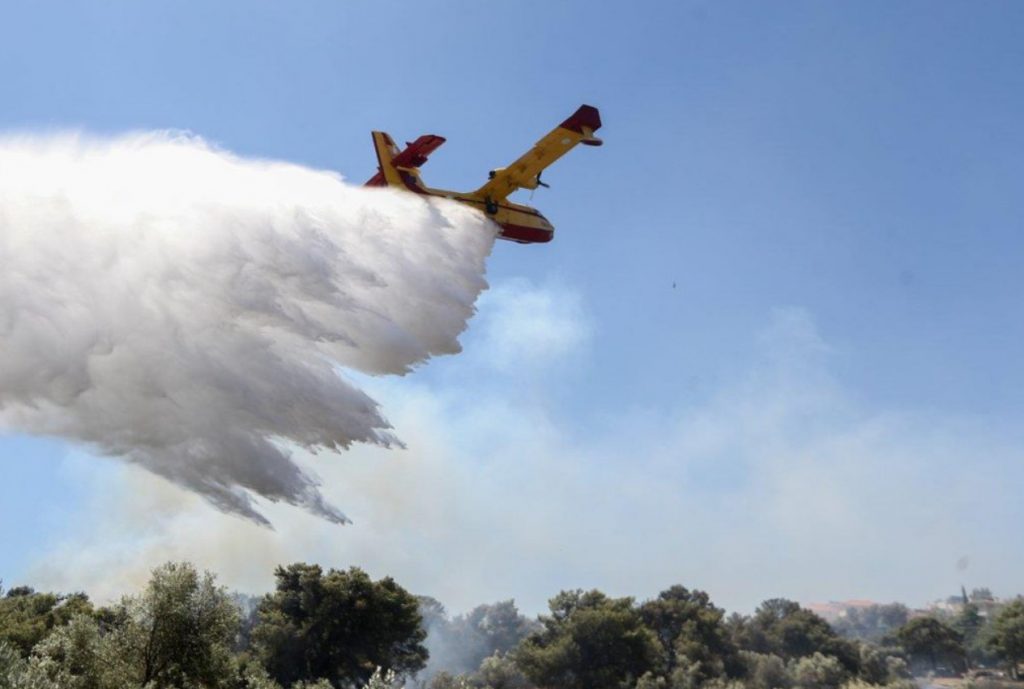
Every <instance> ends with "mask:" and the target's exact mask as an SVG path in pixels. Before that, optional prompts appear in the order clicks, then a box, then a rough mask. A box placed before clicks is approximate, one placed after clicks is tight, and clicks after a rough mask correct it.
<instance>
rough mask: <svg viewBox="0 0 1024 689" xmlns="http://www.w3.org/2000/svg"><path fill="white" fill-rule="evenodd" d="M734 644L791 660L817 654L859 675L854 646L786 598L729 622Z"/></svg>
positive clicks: (774, 600)
mask: <svg viewBox="0 0 1024 689" xmlns="http://www.w3.org/2000/svg"><path fill="white" fill-rule="evenodd" d="M730 626H731V628H732V629H733V634H734V639H735V640H736V642H737V645H738V646H739V647H740V648H742V649H744V650H747V651H754V652H755V653H774V654H775V655H777V656H779V657H780V658H782V659H784V660H786V661H790V660H793V659H797V658H804V657H806V656H810V655H813V654H815V653H820V654H822V655H827V656H833V657H835V658H837V659H838V660H839V662H840V663H842V665H843V667H844V668H845V669H846V671H847V672H849V673H850V674H856V673H857V672H859V669H860V668H859V664H860V653H859V651H858V650H857V647H856V646H855V645H854V644H853V643H851V642H850V641H847V640H846V639H842V638H840V637H839V635H838V634H836V632H835V630H834V629H832V627H831V626H830V625H829V623H828V622H826V621H825V620H824V619H823V618H821V617H819V616H818V615H816V614H815V613H813V612H811V611H810V610H807V609H805V608H801V607H800V605H799V604H798V603H795V602H793V601H791V600H786V599H785V598H772V599H770V600H766V601H764V602H763V603H761V605H760V606H758V608H757V610H756V611H754V615H753V616H752V617H751V618H749V619H747V620H743V621H740V620H735V619H732V620H730Z"/></svg>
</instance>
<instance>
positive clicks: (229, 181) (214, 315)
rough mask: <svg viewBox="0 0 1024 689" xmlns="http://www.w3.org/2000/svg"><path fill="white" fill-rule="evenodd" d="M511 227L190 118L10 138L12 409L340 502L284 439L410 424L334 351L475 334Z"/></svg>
mask: <svg viewBox="0 0 1024 689" xmlns="http://www.w3.org/2000/svg"><path fill="white" fill-rule="evenodd" d="M495 229H496V228H495V227H494V226H493V225H492V224H491V223H490V222H489V221H487V220H486V219H485V218H484V217H483V216H482V215H480V214H478V213H475V212H474V211H472V210H471V209H467V208H464V207H462V206H460V205H458V204H455V203H452V202H446V201H443V200H431V201H424V200H423V199H421V198H418V197H416V196H414V195H412V194H404V193H400V192H391V191H389V190H370V189H365V188H359V187H352V186H348V185H346V184H345V183H343V182H342V180H341V179H340V177H338V176H337V175H336V174H334V173H331V172H324V171H315V170H310V169H306V168H303V167H300V166H297V165H290V164H284V163H278V162H266V161H253V160H245V159H241V158H239V157H236V156H233V155H231V154H229V153H226V152H223V151H219V150H216V149H214V148H213V147H211V146H209V145H207V144H205V143H204V142H203V141H201V140H199V139H196V138H193V137H188V136H184V135H175V134H168V133H157V134H140V135H134V136H127V137H122V138H118V139H114V140H97V139H89V138H85V137H82V136H75V135H61V136H48V137H42V136H23V137H7V138H4V139H0V424H3V426H4V427H6V428H7V429H10V430H18V431H22V432H29V433H36V434H47V435H56V436H61V437H64V438H68V439H71V440H74V441H78V442H83V443H87V444H89V445H91V446H93V447H95V448H98V449H99V450H100V451H101V452H103V453H105V454H108V455H114V456H118V457H122V458H124V459H126V460H128V461H130V462H134V463H137V464H139V465H141V466H143V467H145V468H146V469H148V470H149V471H152V472H154V473H156V474H159V475H161V476H163V477H165V478H167V479H169V480H171V481H173V482H174V483H176V484H178V485H181V486H183V487H186V488H188V489H190V490H192V491H195V492H197V493H199V494H201V495H202V496H203V497H205V498H206V499H207V500H209V501H210V502H212V503H213V504H215V505H216V506H217V507H219V508H220V509H222V510H225V511H230V512H235V513H238V514H241V515H244V516H246V517H248V518H249V519H252V520H254V521H257V522H260V523H264V524H268V523H269V522H267V521H266V519H265V518H264V517H263V516H262V515H261V514H260V513H259V512H258V511H257V509H256V506H255V505H254V502H253V499H252V496H253V494H256V495H259V496H262V497H263V498H266V499H268V500H271V501H285V502H288V503H291V504H294V505H300V506H302V507H304V508H306V509H308V510H310V511H311V512H313V513H315V514H318V515H320V516H322V517H325V518H327V519H329V520H331V521H335V522H343V521H345V520H346V518H345V516H344V515H343V514H342V513H341V512H340V511H338V510H337V509H336V508H335V507H333V506H332V505H330V504H328V503H327V502H326V501H325V500H324V499H323V497H322V496H321V494H320V491H319V490H318V488H317V481H316V479H315V478H314V477H312V476H310V475H309V474H308V473H306V472H304V471H303V470H302V469H301V468H300V467H299V466H298V465H296V464H295V463H294V462H293V461H292V459H291V457H290V455H289V453H288V450H287V448H286V445H287V444H289V443H293V444H295V445H298V446H302V447H305V448H309V449H314V450H315V449H318V448H332V449H336V448H345V447H348V446H349V445H350V444H351V443H353V442H365V443H374V444H378V445H384V446H387V445H391V444H394V443H396V442H397V441H396V439H395V438H394V436H393V435H392V434H391V433H389V432H388V430H387V429H388V428H389V425H388V422H387V421H386V420H385V418H384V416H383V415H382V414H381V411H380V409H379V408H378V405H377V404H376V402H374V400H373V399H371V398H370V397H369V396H367V395H366V394H365V393H363V392H362V391H361V390H359V389H358V388H356V387H355V386H354V385H353V384H352V383H351V382H348V381H346V380H345V379H344V378H343V377H342V375H341V373H340V371H339V367H341V368H349V369H354V370H358V371H361V372H364V373H369V374H404V373H406V372H408V371H409V370H410V369H411V368H412V367H414V366H415V365H417V364H418V363H420V362H423V361H424V360H426V359H427V358H429V357H430V356H433V355H437V354H450V353H454V352H458V351H459V343H458V341H457V339H456V338H457V336H458V335H459V334H460V333H461V332H462V331H463V329H464V328H465V327H466V322H467V319H469V318H470V316H472V314H473V312H474V302H475V300H476V298H477V296H478V295H479V293H480V292H481V291H482V290H483V289H484V288H485V287H486V283H485V281H484V279H483V273H484V262H485V259H486V257H487V255H488V254H489V252H490V249H491V246H492V244H493V241H494V237H495Z"/></svg>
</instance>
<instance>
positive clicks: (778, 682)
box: [740, 651, 793, 689]
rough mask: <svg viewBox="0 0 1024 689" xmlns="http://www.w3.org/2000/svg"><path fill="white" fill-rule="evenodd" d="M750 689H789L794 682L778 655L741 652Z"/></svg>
mask: <svg viewBox="0 0 1024 689" xmlns="http://www.w3.org/2000/svg"><path fill="white" fill-rule="evenodd" d="M740 656H741V657H742V659H743V663H744V665H745V668H746V672H745V674H746V684H747V686H748V687H749V689H789V687H790V686H792V684H793V681H792V679H791V678H790V675H789V672H788V671H787V670H786V664H785V663H784V662H783V661H782V658H780V657H779V656H777V655H774V654H766V653H754V652H753V651H740Z"/></svg>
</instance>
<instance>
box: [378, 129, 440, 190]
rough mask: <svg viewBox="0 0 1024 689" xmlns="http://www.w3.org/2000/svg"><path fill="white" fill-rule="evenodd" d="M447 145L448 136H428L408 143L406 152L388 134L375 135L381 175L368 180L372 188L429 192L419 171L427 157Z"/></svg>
mask: <svg viewBox="0 0 1024 689" xmlns="http://www.w3.org/2000/svg"><path fill="white" fill-rule="evenodd" d="M444 142H445V139H444V137H441V136H437V135H436V134H424V135H423V136H421V137H420V138H418V139H416V140H415V141H413V142H409V143H406V146H405V148H404V149H403V150H402V151H399V150H398V147H397V146H395V142H394V141H393V140H392V139H391V137H390V136H388V135H387V134H386V133H384V132H373V146H374V148H375V149H376V150H377V174H375V175H374V176H373V177H371V178H370V179H369V181H367V183H366V186H368V187H386V186H395V187H403V188H406V189H409V190H410V191H416V192H425V191H426V189H425V187H424V186H423V183H422V182H421V181H420V171H419V168H420V166H421V165H423V164H424V163H425V162H427V158H428V157H429V156H430V154H431V153H433V152H434V151H435V150H437V148H438V146H440V145H441V144H443V143H444Z"/></svg>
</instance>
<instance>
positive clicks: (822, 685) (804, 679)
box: [790, 651, 850, 689]
mask: <svg viewBox="0 0 1024 689" xmlns="http://www.w3.org/2000/svg"><path fill="white" fill-rule="evenodd" d="M790 675H791V676H792V678H793V683H794V684H795V685H796V686H797V687H799V689H839V687H840V686H842V685H843V683H845V682H846V680H847V679H849V677H850V676H849V674H848V673H847V671H846V668H844V667H843V664H842V663H840V662H839V660H838V659H837V658H835V657H834V656H827V655H822V654H821V653H818V652H817V651H815V652H814V653H813V654H811V655H807V656H804V657H802V658H798V659H796V660H793V661H792V662H791V668H790Z"/></svg>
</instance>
